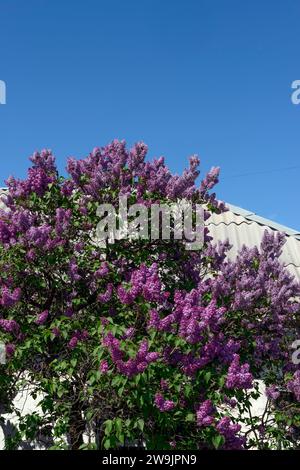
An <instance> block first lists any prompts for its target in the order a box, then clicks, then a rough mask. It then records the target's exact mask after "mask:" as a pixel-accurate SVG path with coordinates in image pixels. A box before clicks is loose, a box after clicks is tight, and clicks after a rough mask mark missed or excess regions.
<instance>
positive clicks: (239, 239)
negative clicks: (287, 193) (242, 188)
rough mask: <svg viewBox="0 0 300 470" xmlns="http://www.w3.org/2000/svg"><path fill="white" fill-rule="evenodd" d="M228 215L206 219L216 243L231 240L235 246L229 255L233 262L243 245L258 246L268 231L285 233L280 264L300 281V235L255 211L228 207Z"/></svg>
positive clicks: (226, 213)
mask: <svg viewBox="0 0 300 470" xmlns="http://www.w3.org/2000/svg"><path fill="white" fill-rule="evenodd" d="M227 207H228V208H229V211H228V212H224V213H223V214H212V216H211V217H210V218H209V219H208V220H207V226H208V228H209V231H210V235H211V236H212V237H213V239H214V240H215V241H218V240H220V241H225V240H226V239H229V242H230V244H231V245H233V246H232V248H231V250H230V251H229V253H228V255H229V257H230V258H231V259H234V258H235V257H236V255H237V253H238V251H239V250H240V249H241V248H242V246H243V245H246V246H249V247H254V246H259V245H260V242H261V240H262V237H263V234H264V232H265V230H266V229H268V230H274V231H279V232H283V233H285V234H286V243H285V245H284V247H283V252H282V255H281V258H280V259H281V261H282V262H283V264H284V266H286V267H287V269H288V270H289V271H290V272H291V274H293V275H294V276H295V277H296V278H297V279H298V280H299V281H300V233H299V232H297V231H296V230H292V229H290V228H288V227H284V226H283V225H280V224H277V223H276V222H273V221H271V220H268V219H264V218H263V217H260V216H258V215H256V214H255V213H254V212H251V211H247V210H245V209H241V208H240V207H237V206H233V205H231V204H227Z"/></svg>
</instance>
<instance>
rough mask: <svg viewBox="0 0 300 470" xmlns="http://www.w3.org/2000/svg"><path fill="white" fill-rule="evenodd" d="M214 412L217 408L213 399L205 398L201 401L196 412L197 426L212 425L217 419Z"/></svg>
mask: <svg viewBox="0 0 300 470" xmlns="http://www.w3.org/2000/svg"><path fill="white" fill-rule="evenodd" d="M214 414H215V408H214V406H213V404H212V402H211V400H205V401H204V402H203V403H201V405H200V406H199V408H198V409H197V412H196V417H197V426H199V427H205V426H211V425H212V424H213V423H214V421H215V418H214Z"/></svg>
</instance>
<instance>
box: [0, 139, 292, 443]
mask: <svg viewBox="0 0 300 470" xmlns="http://www.w3.org/2000/svg"><path fill="white" fill-rule="evenodd" d="M146 153H147V147H146V145H145V144H143V143H138V144H136V145H135V146H134V147H133V148H132V149H131V150H129V151H128V150H127V149H126V146H125V143H124V142H119V141H113V142H112V143H111V144H110V145H108V146H106V147H104V148H96V149H94V150H93V152H92V153H91V154H90V155H89V156H88V157H87V158H86V159H83V160H75V159H73V158H70V159H69V160H68V164H67V171H68V173H69V177H68V178H64V177H61V176H59V175H58V172H57V169H56V166H55V159H54V157H53V155H52V153H51V152H50V151H48V150H44V151H42V152H41V153H35V154H34V155H33V156H32V157H31V161H32V167H31V168H30V169H29V171H28V177H27V178H26V179H25V180H16V179H15V178H13V177H11V178H9V180H8V181H7V185H8V192H7V195H6V197H5V204H6V206H7V209H8V210H5V211H2V212H1V216H0V252H1V256H0V265H1V266H0V268H1V269H0V340H1V341H3V342H5V344H6V353H7V364H6V365H2V366H0V367H1V369H0V397H5V396H6V398H7V400H8V402H9V403H10V406H11V407H12V406H13V405H12V397H13V393H15V392H16V391H17V390H18V389H19V388H20V387H21V386H23V385H24V381H25V383H27V384H30V387H31V393H32V395H33V397H36V396H37V395H38V394H39V396H41V400H40V407H41V410H42V413H41V414H38V413H37V412H34V413H32V414H29V415H26V416H23V417H22V416H20V424H19V429H18V432H17V434H16V435H15V436H14V437H13V438H10V439H7V442H6V446H7V448H13V447H15V446H17V445H18V442H19V440H20V439H23V438H26V439H31V440H34V439H38V437H39V436H40V435H41V434H43V435H44V436H45V435H48V436H49V438H50V439H51V440H52V444H53V445H52V447H53V448H72V449H79V448H83V449H84V448H105V449H108V448H116V447H118V446H124V445H128V443H131V442H139V443H140V445H145V446H146V447H147V448H148V449H169V448H177V449H219V448H223V449H246V448H251V447H260V448H278V447H282V446H284V447H297V446H299V435H298V429H299V423H300V411H299V399H300V393H299V389H300V386H299V383H300V381H299V371H297V369H296V367H295V366H294V365H293V364H292V363H291V362H290V350H289V348H290V344H291V343H292V341H293V340H294V339H295V338H296V337H297V333H298V332H297V325H298V323H297V314H298V313H299V303H298V301H297V297H298V296H299V285H298V284H297V283H296V282H295V281H294V280H293V278H292V277H291V276H290V275H289V274H288V272H287V271H286V270H285V269H284V268H283V267H282V265H281V264H280V262H279V259H278V258H279V255H280V252H281V248H282V246H283V244H284V237H283V236H282V235H281V234H279V235H274V234H273V233H266V234H265V236H264V238H263V241H262V244H261V247H259V248H258V247H257V248H253V249H249V248H247V247H244V248H243V249H242V251H241V252H240V253H239V255H238V256H237V259H236V260H235V261H229V260H228V259H227V258H226V253H227V251H228V250H229V249H230V246H229V243H227V242H226V243H218V244H213V243H212V239H211V237H210V236H209V233H208V231H207V229H206V230H205V244H204V247H203V249H202V250H199V251H187V250H186V249H185V247H184V244H183V242H182V241H181V240H174V239H173V240H144V239H143V240H142V239H136V240H131V241H129V240H125V239H123V240H116V241H115V243H114V244H107V245H106V246H103V245H101V246H99V243H97V239H96V235H95V234H96V225H97V222H98V219H97V215H96V212H97V207H98V205H99V204H100V203H111V204H114V205H115V206H117V204H118V197H119V194H121V195H122V194H123V195H127V196H128V198H129V200H130V202H131V203H135V202H141V201H143V202H145V203H146V204H148V205H149V204H151V203H152V202H157V201H160V202H161V203H166V204H170V203H172V202H174V201H176V200H177V199H178V198H186V199H188V200H190V201H191V202H192V203H193V204H196V203H197V204H202V205H204V207H205V218H206V219H208V218H209V216H210V214H211V213H212V212H220V211H224V210H226V209H225V206H224V204H223V203H220V202H219V201H218V200H217V199H216V197H215V194H211V193H210V190H211V189H212V188H213V186H214V185H215V184H216V183H217V181H218V175H219V170H218V169H217V168H213V169H212V170H211V172H210V173H209V174H208V175H207V176H206V177H205V178H204V180H203V181H202V182H201V184H200V186H199V187H197V186H196V179H197V177H198V175H199V171H198V165H199V160H198V159H197V157H195V156H193V157H191V159H190V165H189V168H188V169H187V170H185V171H184V173H183V175H182V176H177V175H172V174H171V173H170V171H169V170H168V168H167V167H166V166H165V163H164V159H163V158H159V159H156V160H154V161H146V160H145V157H146ZM259 378H260V379H262V380H264V382H265V383H266V385H267V386H268V389H267V395H268V402H267V408H266V413H265V414H264V416H263V417H262V418H257V417H253V416H252V415H251V412H250V413H249V410H250V407H251V399H253V398H256V397H258V396H259V391H258V386H257V382H256V379H259ZM2 400H4V398H2ZM91 429H92V430H93V432H94V433H95V439H94V441H93V442H92V441H91V443H89V444H84V440H83V435H84V433H85V432H88V431H89V430H91Z"/></svg>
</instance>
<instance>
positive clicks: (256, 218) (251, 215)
mask: <svg viewBox="0 0 300 470" xmlns="http://www.w3.org/2000/svg"><path fill="white" fill-rule="evenodd" d="M226 206H227V207H228V208H229V210H230V211H231V212H233V213H234V214H236V215H241V216H242V217H244V218H245V219H247V220H251V221H252V222H256V223H258V224H259V225H266V226H268V227H270V228H272V229H274V230H277V231H279V232H285V233H286V235H288V236H291V237H293V238H296V239H297V240H300V231H298V230H294V229H292V228H289V227H286V226H285V225H281V224H279V223H277V222H274V221H273V220H270V219H266V218H265V217H261V216H260V215H257V214H256V213H255V212H252V211H247V210H245V209H242V208H241V207H238V206H235V205H233V204H229V203H226ZM228 225H229V224H228Z"/></svg>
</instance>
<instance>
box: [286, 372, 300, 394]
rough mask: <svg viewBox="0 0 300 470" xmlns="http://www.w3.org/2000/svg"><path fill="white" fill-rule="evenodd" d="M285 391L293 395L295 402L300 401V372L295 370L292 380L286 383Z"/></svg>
mask: <svg viewBox="0 0 300 470" xmlns="http://www.w3.org/2000/svg"><path fill="white" fill-rule="evenodd" d="M287 389H288V390H289V391H290V392H292V393H293V394H294V395H295V397H296V400H297V401H300V370H297V371H296V372H295V373H294V377H293V379H292V380H289V381H288V383H287Z"/></svg>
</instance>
